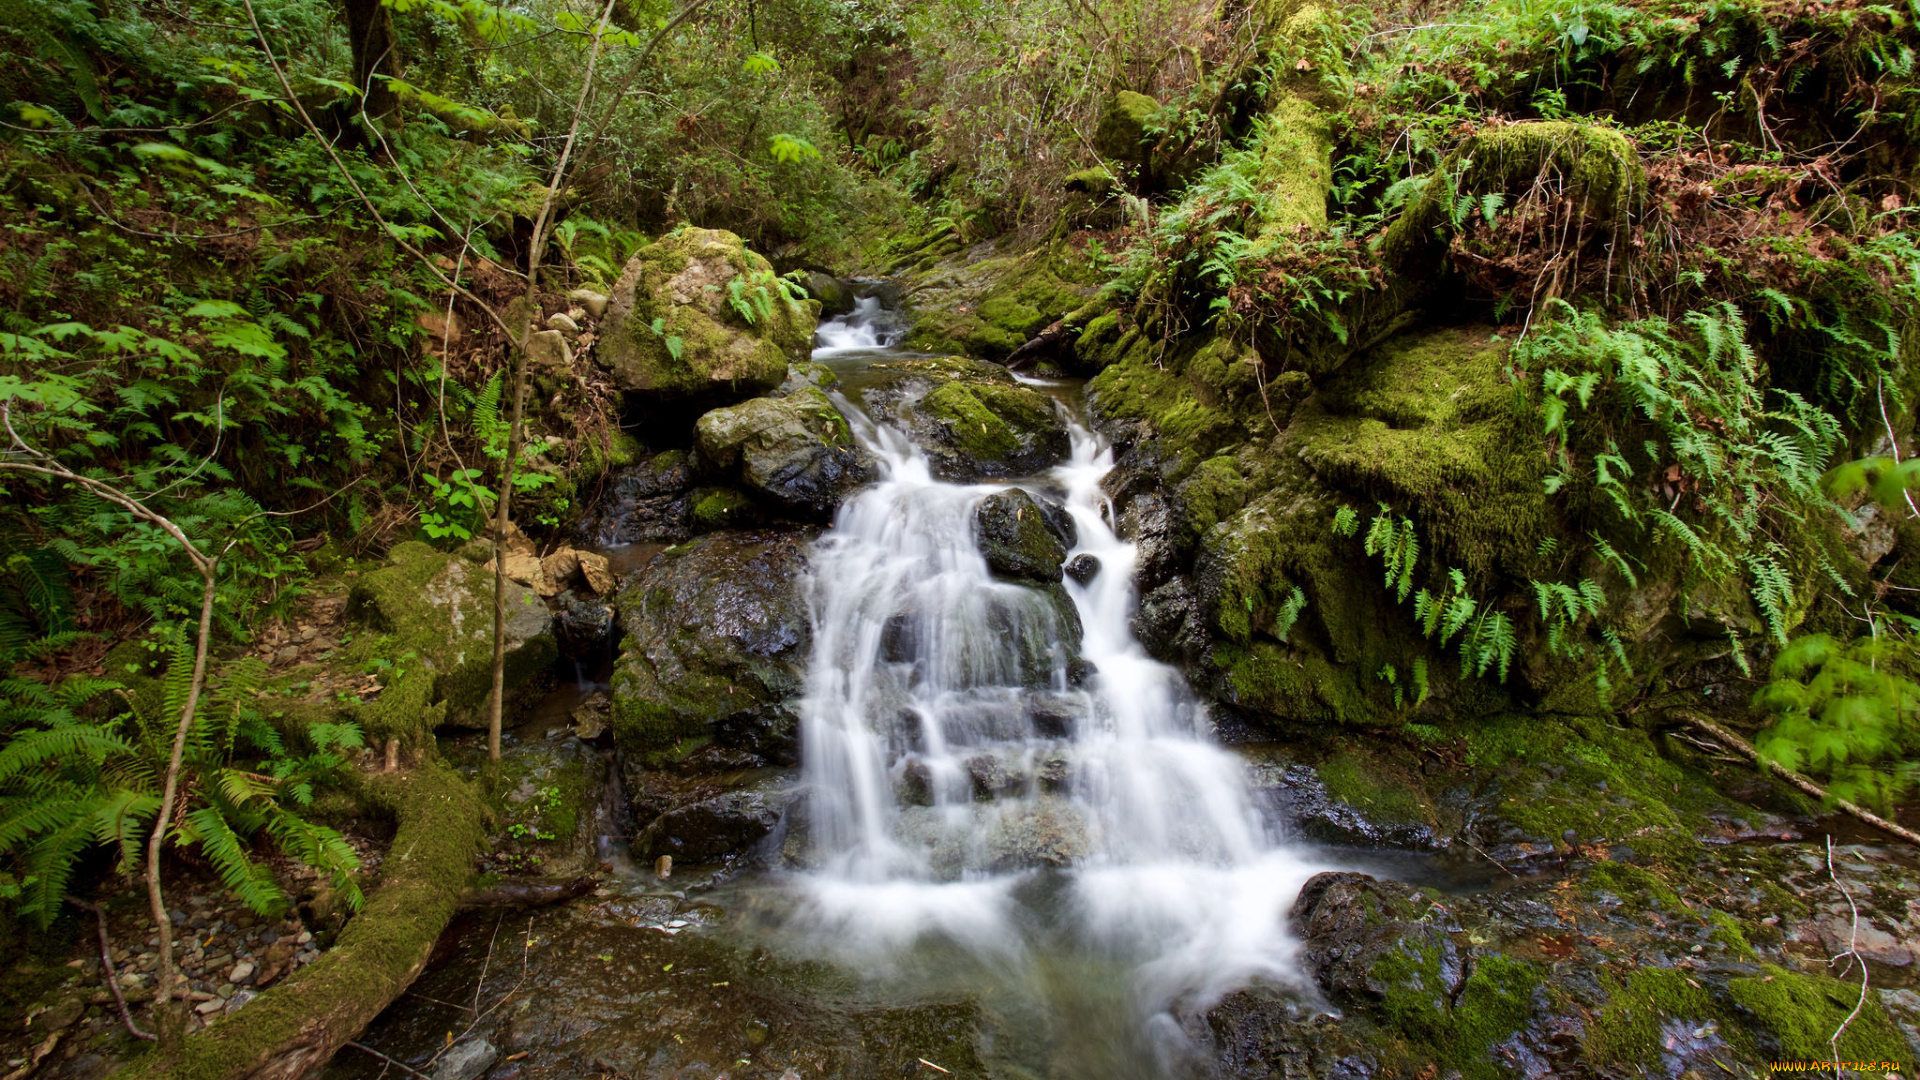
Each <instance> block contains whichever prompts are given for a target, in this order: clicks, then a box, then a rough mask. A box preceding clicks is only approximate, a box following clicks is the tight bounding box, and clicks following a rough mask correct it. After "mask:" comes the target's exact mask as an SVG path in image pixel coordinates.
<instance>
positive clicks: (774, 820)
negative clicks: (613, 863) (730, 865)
mask: <svg viewBox="0 0 1920 1080" xmlns="http://www.w3.org/2000/svg"><path fill="white" fill-rule="evenodd" d="M791 787H792V783H791V780H790V778H789V777H788V776H787V775H786V774H779V775H775V776H772V777H769V778H766V779H762V780H760V781H758V782H755V783H752V784H749V785H747V786H743V787H740V788H737V789H734V790H731V791H725V792H721V793H720V794H717V795H712V796H709V797H707V798H702V799H697V800H694V801H690V802H684V803H681V804H679V805H676V806H674V807H673V808H671V809H669V810H667V811H666V812H665V813H662V814H660V815H659V816H658V817H656V818H654V820H653V821H652V822H651V823H650V824H648V825H647V827H646V828H645V829H643V830H641V832H640V835H639V836H638V837H637V838H636V839H635V840H634V851H635V853H636V854H642V855H644V856H645V857H646V858H648V859H657V858H659V857H660V856H662V855H671V856H673V859H674V861H675V862H676V863H678V862H687V863H703V862H712V861H714V860H716V859H721V858H725V857H727V856H730V855H738V854H741V853H743V852H745V851H746V850H747V849H749V848H751V847H752V846H753V845H755V844H757V843H759V842H760V841H761V840H762V839H764V838H766V836H767V835H768V834H770V833H772V832H773V830H774V828H775V827H776V826H778V825H779V824H780V818H781V815H782V814H783V813H785V811H786V808H787V802H788V799H789V797H790V792H791Z"/></svg>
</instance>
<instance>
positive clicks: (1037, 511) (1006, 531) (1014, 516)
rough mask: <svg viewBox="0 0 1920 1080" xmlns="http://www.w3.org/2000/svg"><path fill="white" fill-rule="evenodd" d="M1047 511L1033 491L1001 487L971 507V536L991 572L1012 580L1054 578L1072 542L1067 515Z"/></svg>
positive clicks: (1057, 578)
mask: <svg viewBox="0 0 1920 1080" xmlns="http://www.w3.org/2000/svg"><path fill="white" fill-rule="evenodd" d="M1064 517H1065V515H1050V514H1048V513H1047V512H1046V510H1045V509H1043V508H1042V507H1041V505H1040V503H1039V502H1038V501H1036V500H1035V499H1034V498H1033V496H1031V495H1029V494H1027V493H1026V492H1024V491H1020V490H1017V489H1015V490H1011V491H1002V492H996V493H995V494H992V495H989V496H987V497H986V498H984V499H982V500H980V503H979V505H978V506H976V507H974V510H973V538H974V543H975V544H977V545H978V546H979V548H980V554H982V555H984V556H985V557H986V560H987V566H988V567H989V568H991V569H992V570H993V572H994V573H995V574H999V575H1002V576H1005V577H1009V578H1013V579H1016V580H1022V579H1024V580H1028V581H1040V582H1057V581H1059V580H1060V579H1061V564H1062V563H1063V562H1065V561H1066V557H1067V549H1068V548H1070V547H1072V546H1073V536H1072V532H1071V530H1072V528H1073V521H1072V519H1071V518H1066V519H1065V527H1064V528H1063V527H1062V523H1061V520H1060V519H1061V518H1064Z"/></svg>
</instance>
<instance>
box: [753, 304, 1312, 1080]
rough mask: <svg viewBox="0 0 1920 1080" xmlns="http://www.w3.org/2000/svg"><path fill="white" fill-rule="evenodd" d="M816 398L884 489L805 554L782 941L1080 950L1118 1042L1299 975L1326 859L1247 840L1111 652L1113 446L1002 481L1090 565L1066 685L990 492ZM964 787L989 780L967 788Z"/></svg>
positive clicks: (1185, 727) (1124, 574)
mask: <svg viewBox="0 0 1920 1080" xmlns="http://www.w3.org/2000/svg"><path fill="white" fill-rule="evenodd" d="M832 325H833V324H829V325H828V326H823V327H822V328H821V331H820V334H821V341H822V343H823V348H822V349H821V350H820V351H821V352H822V353H824V352H827V351H828V350H829V349H840V348H851V347H853V346H848V345H839V344H834V345H828V344H826V343H827V342H829V341H836V342H837V341H846V340H848V339H849V337H850V336H851V335H852V334H853V333H855V330H854V329H852V328H848V329H846V330H845V331H844V334H845V335H846V336H842V334H843V331H839V330H835V331H832V332H831V333H830V332H829V327H831V326H832ZM869 325H870V324H869ZM866 347H868V348H871V347H872V346H871V345H868V346H866ZM816 355H819V354H818V353H817V354H816ZM840 405H841V408H842V410H843V412H845V413H847V415H848V417H849V419H850V420H851V421H852V423H853V425H854V430H855V433H856V435H857V437H859V438H860V440H861V441H862V442H863V443H864V444H865V445H866V446H867V447H868V448H869V449H870V450H871V451H872V452H873V453H874V455H875V456H876V458H878V459H879V461H880V463H881V469H882V476H883V478H882V479H881V480H880V482H878V483H877V484H875V485H874V486H872V487H871V488H868V489H867V490H865V491H863V492H862V493H860V494H859V495H857V496H856V497H854V498H853V499H851V500H849V501H848V502H847V503H846V504H845V505H843V506H842V508H841V509H840V512H839V514H838V516H837V518H836V519H835V522H834V526H833V529H832V530H831V531H830V532H829V533H828V534H826V535H825V536H824V537H822V538H821V540H820V541H819V542H818V543H817V544H816V546H815V551H814V555H813V558H812V570H811V573H810V577H809V580H808V582H807V589H808V600H809V603H810V607H811V612H812V619H813V654H812V658H811V666H810V669H809V678H808V686H807V693H806V697H805V701H804V708H803V714H802V715H803V720H802V760H803V763H804V770H805V775H806V780H807V787H808V790H809V792H810V796H809V806H808V811H807V814H806V818H807V823H808V829H809V833H808V835H807V840H808V841H809V843H810V844H811V845H812V848H813V851H814V862H813V869H811V870H809V871H807V872H805V873H803V874H800V875H798V876H797V882H798V886H799V887H798V889H797V894H798V895H797V900H796V910H794V911H793V912H792V913H791V915H790V916H789V917H788V926H789V928H791V929H797V930H800V931H802V932H803V933H804V934H805V935H806V937H807V938H808V939H809V940H810V941H811V942H812V943H813V944H814V946H815V947H817V948H820V949H822V950H823V951H826V952H829V953H831V954H835V955H837V956H838V957H839V958H841V959H843V960H844V961H847V962H850V963H852V964H855V965H857V966H859V967H861V968H862V969H864V970H868V971H885V970H887V969H889V967H890V966H891V965H893V963H894V962H895V961H897V960H900V959H901V958H903V957H906V956H908V955H910V954H912V953H913V952H914V951H915V950H921V951H923V952H924V950H925V949H927V948H935V949H939V950H945V953H943V955H950V953H951V950H952V949H953V948H956V947H957V948H958V949H959V950H961V954H962V955H963V956H964V957H966V958H968V960H969V961H971V962H974V963H977V964H979V965H982V966H984V967H986V968H990V969H993V970H995V971H998V972H1001V973H1012V977H1013V978H1014V979H1016V980H1018V979H1020V978H1022V976H1021V975H1020V974H1019V973H1020V972H1021V971H1022V970H1029V971H1030V970H1032V969H1033V968H1034V966H1035V965H1036V964H1038V963H1041V960H1040V958H1041V957H1042V956H1043V955H1046V956H1051V957H1054V958H1055V959H1056V960H1057V959H1058V957H1059V956H1060V954H1061V953H1062V952H1065V953H1068V954H1071V955H1073V956H1078V957H1082V958H1084V957H1089V956H1091V957H1095V958H1097V960H1098V962H1097V964H1096V965H1095V966H1096V967H1097V968H1098V970H1100V971H1101V972H1103V973H1106V974H1107V975H1117V976H1118V977H1119V979H1120V980H1121V981H1124V982H1126V983H1127V984H1128V985H1126V986H1124V987H1119V988H1113V987H1107V988H1100V990H1099V993H1106V994H1109V995H1114V994H1117V997H1118V999H1119V1002H1120V1003H1121V1004H1120V1006H1119V1007H1121V1008H1124V1009H1126V1010H1127V1011H1130V1012H1132V1014H1133V1016H1132V1019H1131V1020H1130V1021H1129V1022H1128V1024H1127V1026H1128V1027H1129V1028H1130V1029H1131V1030H1132V1031H1134V1032H1146V1031H1151V1030H1156V1029H1157V1030H1161V1031H1174V1030H1176V1029H1177V1024H1176V1023H1175V1022H1174V1019H1173V1018H1174V1016H1175V1015H1176V1014H1191V1013H1192V1012H1193V1011H1194V1010H1197V1009H1203V1008H1205V1007H1206V1006H1208V1005H1210V1004H1211V1003H1212V1002H1214V1001H1216V1000H1217V999H1218V998H1219V997H1220V996H1221V995H1223V994H1225V993H1227V992H1229V991H1231V990H1233V989H1235V988H1238V987H1240V986H1244V985H1247V984H1248V983H1251V982H1254V981H1270V982H1276V983H1281V984H1287V985H1299V984H1300V980H1299V979H1298V978H1297V977H1296V974H1295V967H1294V964H1293V953H1294V949H1295V942H1294V941H1293V940H1292V939H1291V937H1290V935H1289V934H1288V932H1287V929H1286V921H1285V919H1286V913H1287V911H1288V909H1289V908H1290V907H1291V905H1292V903H1293V900H1294V897H1295V896H1296V895H1297V893H1298V892H1299V889H1300V886H1301V885H1302V884H1304V883H1305V881H1306V880H1307V879H1308V878H1309V877H1311V876H1312V875H1313V874H1315V873H1318V872H1320V871H1321V870H1324V869H1329V868H1330V867H1328V866H1326V865H1323V864H1320V863H1317V862H1315V861H1312V860H1311V859H1310V858H1309V857H1308V856H1307V855H1305V854H1304V853H1302V852H1300V851H1297V850H1294V849H1291V848H1289V847H1287V846H1285V845H1283V844H1281V843H1279V842H1278V841H1277V839H1276V838H1275V837H1274V836H1273V835H1272V834H1271V833H1270V832H1269V830H1268V828H1267V826H1266V824H1265V823H1264V822H1263V821H1262V819H1261V816H1260V814H1259V813H1258V812H1257V810H1256V808H1255V805H1254V801H1253V799H1252V797H1251V794H1250V792H1249V789H1248V785H1247V782H1246V776H1245V772H1244V766H1243V764H1242V763H1241V761H1240V759H1238V758H1237V757H1235V756H1234V755H1233V754H1231V753H1229V752H1228V751H1226V750H1224V749H1223V748H1221V747H1220V746H1218V745H1217V744H1215V743H1214V742H1212V741H1211V739H1210V738H1209V734H1208V730H1209V725H1208V723H1207V721H1206V719H1205V715H1204V709H1203V707H1202V705H1201V704H1200V702H1199V701H1197V700H1196V698H1195V697H1194V695H1193V694H1192V692H1191V691H1190V690H1189V689H1188V687H1187V686H1186V684H1185V682H1184V680H1183V679H1182V678H1181V676H1180V675H1179V673H1178V672H1176V671H1175V670H1174V669H1172V668H1170V667H1168V666H1166V665H1164V664H1161V663H1159V662H1157V661H1155V660H1153V659H1152V658H1151V657H1149V656H1148V655H1147V654H1146V651H1145V650H1144V648H1143V647H1142V646H1141V644H1140V643H1139V641H1137V640H1136V639H1135V638H1134V636H1133V633H1132V631H1131V628H1130V616H1131V615H1132V613H1133V609H1134V605H1135V603H1136V599H1137V598H1136V596H1135V589H1134V586H1133V569H1134V561H1135V550H1134V546H1133V545H1132V544H1131V543H1128V542H1126V541H1123V540H1121V539H1120V538H1119V537H1118V536H1116V535H1115V533H1114V531H1113V529H1112V528H1111V527H1110V526H1109V524H1108V521H1109V518H1110V517H1111V508H1110V507H1109V506H1108V504H1107V500H1106V497H1105V495H1104V494H1103V492H1102V490H1101V486H1100V483H1101V480H1102V478H1103V477H1104V476H1105V475H1106V474H1107V473H1108V472H1109V471H1110V470H1111V468H1112V466H1113V460H1112V452H1111V451H1110V450H1109V449H1108V448H1106V447H1105V446H1103V445H1102V443H1101V441H1100V440H1099V439H1098V438H1097V437H1096V436H1095V435H1094V434H1092V433H1091V432H1090V431H1088V430H1087V429H1086V428H1085V427H1084V426H1081V425H1080V424H1078V423H1075V424H1074V425H1073V426H1072V453H1071V457H1070V460H1069V461H1068V462H1066V463H1065V464H1063V465H1061V466H1059V467H1058V468H1056V469H1055V470H1053V472H1052V475H1051V476H1050V477H1046V478H1041V479H1040V480H1039V481H1038V482H1036V483H1035V484H1031V485H1025V486H1028V487H1029V489H1030V490H1032V491H1035V492H1041V491H1048V492H1050V493H1051V494H1052V495H1054V496H1055V497H1056V498H1057V497H1058V495H1059V494H1060V493H1062V492H1064V496H1065V505H1066V507H1067V510H1068V512H1069V513H1070V514H1071V515H1072V518H1073V521H1074V524H1075V526H1076V529H1077V533H1078V541H1077V544H1076V546H1075V547H1074V549H1073V551H1072V553H1071V555H1070V556H1069V558H1071V557H1072V555H1079V554H1083V553H1084V554H1088V555H1092V556H1094V557H1095V558H1097V559H1098V560H1099V562H1100V566H1101V569H1100V571H1099V573H1098V574H1097V575H1096V576H1094V577H1093V578H1092V579H1091V580H1090V581H1089V582H1088V583H1087V584H1086V585H1085V586H1081V585H1078V584H1076V583H1074V582H1073V581H1072V580H1071V579H1068V581H1067V582H1065V586H1064V588H1065V595H1066V596H1068V597H1070V598H1071V603H1072V606H1073V608H1074V609H1075V610H1076V611H1077V613H1078V621H1079V622H1080V624H1081V626H1082V627H1083V628H1084V634H1083V636H1082V638H1081V641H1080V646H1079V652H1080V655H1081V656H1082V657H1083V658H1084V659H1085V660H1086V661H1087V662H1089V663H1090V664H1091V665H1092V667H1093V668H1094V669H1095V671H1096V674H1094V675H1093V676H1091V677H1090V678H1086V679H1085V680H1084V681H1083V683H1082V685H1080V686H1077V687H1076V686H1074V685H1072V684H1071V682H1070V679H1069V675H1070V672H1071V668H1070V665H1069V659H1070V657H1071V654H1072V641H1071V638H1072V630H1073V627H1072V622H1073V619H1072V618H1071V617H1070V616H1069V615H1068V614H1067V613H1065V612H1063V611H1061V609H1060V607H1059V605H1058V600H1057V596H1058V593H1057V590H1056V595H1055V597H1053V598H1050V597H1049V595H1048V594H1047V592H1045V591H1043V590H1041V589H1037V588H1033V587H1030V586H1027V585H1022V584H1014V583H1009V582H1004V581H1000V580H996V579H995V578H994V577H992V576H991V575H990V573H989V572H988V569H987V565H986V562H985V560H984V559H983V557H982V556H981V554H980V553H979V551H978V550H977V549H976V548H975V545H974V540H973V536H972V526H971V522H972V515H973V508H974V506H975V505H976V504H977V503H978V502H979V501H980V500H981V499H982V498H984V497H986V496H987V495H989V494H992V493H993V492H995V491H997V490H1002V488H1003V487H1004V485H999V486H996V485H988V484H981V485H959V484H950V483H943V482H941V481H938V480H935V479H933V478H932V476H931V475H930V473H929V470H928V465H927V461H926V458H925V457H924V456H923V455H922V454H921V453H920V452H919V450H918V449H916V448H915V447H913V446H912V445H911V444H910V443H909V442H908V441H907V439H906V437H905V436H904V435H903V434H902V433H901V432H899V431H897V430H894V429H892V428H888V427H879V426H876V425H875V424H873V423H872V422H871V421H869V420H868V419H867V418H866V417H865V416H864V415H863V414H861V413H860V412H859V411H858V409H857V408H855V407H854V406H853V405H852V404H851V403H848V402H845V401H842V402H840ZM1036 720H1038V721H1039V722H1038V723H1036ZM989 762H990V763H991V764H988V763H989ZM983 766H985V767H983ZM970 773H982V774H989V775H992V776H994V777H996V778H997V779H996V780H995V781H994V782H992V783H990V784H986V785H980V786H982V787H984V788H986V790H977V785H976V782H975V779H974V777H973V776H972V775H970ZM1055 966H1058V965H1055ZM1026 981H1027V982H1029V983H1031V982H1032V981H1033V979H1032V978H1028V979H1027V980H1026ZM1075 992H1076V993H1079V992H1080V991H1075ZM1099 993H1097V994H1096V995H1095V996H1099ZM1149 1041H1151V1040H1149ZM1176 1041H1177V1040H1176ZM1127 1071H1129V1072H1132V1073H1133V1074H1135V1075H1160V1074H1163V1073H1164V1072H1165V1071H1167V1066H1166V1065H1165V1062H1164V1061H1162V1062H1161V1063H1160V1064H1158V1065H1155V1064H1151V1063H1142V1065H1141V1067H1140V1069H1138V1070H1134V1069H1131V1068H1129V1069H1128V1070H1127Z"/></svg>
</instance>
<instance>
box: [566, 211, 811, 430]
mask: <svg viewBox="0 0 1920 1080" xmlns="http://www.w3.org/2000/svg"><path fill="white" fill-rule="evenodd" d="M816 311H817V306H816V305H814V304H813V303H811V302H808V301H802V300H793V299H789V298H788V296H787V293H786V291H785V289H784V288H783V285H782V283H781V282H780V280H779V279H778V278H777V277H776V276H775V274H774V272H773V266H772V265H771V264H770V263H768V262H767V260H765V259H764V258H761V257H760V256H759V255H757V254H755V253H754V252H752V251H749V250H747V248H746V245H745V244H744V243H743V242H742V241H741V239H740V238H739V237H738V236H735V235H734V234H732V233H730V232H724V231H721V230H716V229H682V230H681V231H679V232H677V233H672V234H669V235H668V236H665V237H662V238H661V239H660V240H658V241H656V242H655V243H652V244H649V245H648V246H646V247H644V248H642V249H640V251H639V252H638V253H637V254H635V255H634V256H633V258H632V259H630V260H628V261H627V265H626V267H625V269H624V270H623V271H622V272H621V274H620V280H619V282H618V283H616V284H615V285H614V287H613V292H612V294H611V296H610V297H609V300H608V304H607V314H606V318H605V320H604V321H603V322H602V324H601V331H600V340H599V341H598V343H597V344H596V345H595V346H594V350H593V353H594V358H595V360H597V361H598V362H599V364H600V365H601V366H602V367H604V368H605V369H606V370H607V371H608V373H609V374H611V375H612V376H613V381H614V383H615V385H617V386H619V387H620V388H621V389H622V390H626V391H629V392H637V393H645V394H648V395H651V396H654V397H661V398H690V397H691V398H706V399H709V400H712V399H720V400H727V401H738V400H741V399H743V398H748V397H752V396H754V395H755V394H762V393H765V392H766V391H768V390H771V389H773V388H774V387H776V386H778V385H780V381H781V380H782V379H784V378H786V376H787V364H788V363H789V362H792V361H804V360H805V359H806V358H807V354H808V352H809V350H810V349H811V348H812V346H813V328H814V323H815V321H816V318H817V316H816Z"/></svg>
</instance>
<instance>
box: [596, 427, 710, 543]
mask: <svg viewBox="0 0 1920 1080" xmlns="http://www.w3.org/2000/svg"><path fill="white" fill-rule="evenodd" d="M693 489H694V476H693V465H692V462H691V461H690V460H689V459H688V456H687V454H686V452H685V451H681V450H670V451H667V452H665V453H661V454H656V455H654V456H653V457H651V458H648V459H647V460H646V461H643V462H640V463H639V464H637V465H632V466H628V467H626V468H624V469H620V470H617V471H615V472H614V473H613V474H612V475H611V477H610V478H609V479H608V481H607V492H606V495H605V496H604V497H603V498H602V500H601V501H600V504H599V508H598V509H597V511H596V512H595V513H594V514H593V515H592V516H591V517H589V518H587V519H586V520H585V521H584V522H583V523H582V524H581V526H580V530H579V531H580V535H581V536H582V537H583V538H585V539H586V540H587V541H589V542H590V543H594V544H599V545H602V546H606V547H613V546H617V545H621V544H640V543H665V544H672V543H678V542H679V541H682V540H685V539H687V538H688V537H690V536H692V535H693V497H692V493H693Z"/></svg>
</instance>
